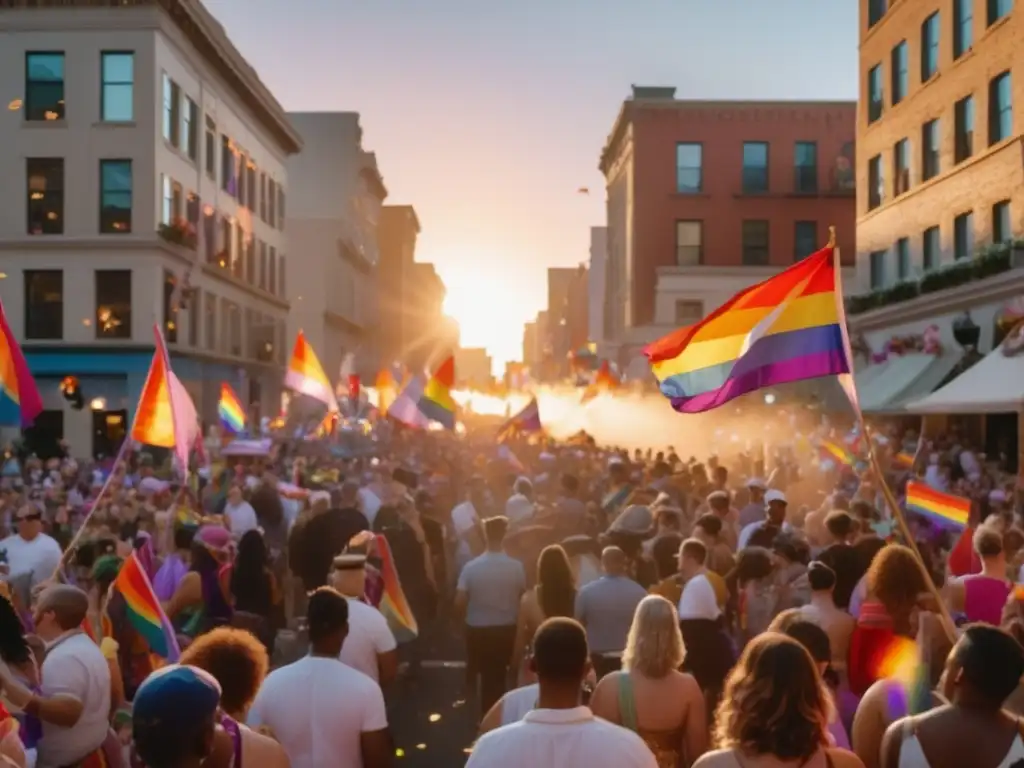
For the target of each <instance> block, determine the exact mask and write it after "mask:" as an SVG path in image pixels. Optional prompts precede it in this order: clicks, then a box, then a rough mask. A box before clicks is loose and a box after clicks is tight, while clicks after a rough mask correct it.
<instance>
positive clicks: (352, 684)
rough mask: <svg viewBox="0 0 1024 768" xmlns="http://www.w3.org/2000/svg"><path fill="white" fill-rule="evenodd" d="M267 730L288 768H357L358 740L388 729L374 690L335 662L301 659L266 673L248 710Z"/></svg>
mask: <svg viewBox="0 0 1024 768" xmlns="http://www.w3.org/2000/svg"><path fill="white" fill-rule="evenodd" d="M261 725H266V726H268V727H269V728H270V729H271V730H272V731H273V732H274V738H276V739H277V741H278V742H279V743H280V744H281V746H282V747H284V751H285V752H286V753H287V754H288V759H289V761H290V762H291V768H323V766H326V765H337V766H345V768H362V765H363V754H362V749H361V747H360V743H359V736H360V734H363V733H371V732H373V731H381V730H384V729H385V728H387V727H388V718H387V713H386V712H385V710H384V694H383V693H381V690H380V686H379V685H377V683H375V682H374V681H373V680H371V679H370V678H369V677H367V676H366V675H364V674H363V673H362V672H359V671H358V670H355V669H352V667H349V666H347V665H345V664H342V663H341V662H340V661H338V660H337V659H327V658H324V657H322V656H306V657H305V658H302V659H300V660H299V661H296V662H294V663H292V664H289V665H288V666H285V667H281V668H280V669H276V670H274V671H273V672H271V673H270V674H269V675H268V676H267V679H266V680H264V681H263V685H262V686H260V690H259V693H258V694H256V701H254V702H253V705H252V708H251V709H250V710H249V727H250V728H253V729H256V728H259V727H260V726H261Z"/></svg>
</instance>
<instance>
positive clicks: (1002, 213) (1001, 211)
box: [992, 200, 1013, 243]
mask: <svg viewBox="0 0 1024 768" xmlns="http://www.w3.org/2000/svg"><path fill="white" fill-rule="evenodd" d="M1012 239H1013V225H1012V224H1011V223H1010V201H1009V200H1002V201H1000V202H998V203H996V204H995V205H993V206H992V242H993V243H1005V242H1007V241H1008V240H1012Z"/></svg>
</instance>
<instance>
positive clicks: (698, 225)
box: [599, 87, 856, 369]
mask: <svg viewBox="0 0 1024 768" xmlns="http://www.w3.org/2000/svg"><path fill="white" fill-rule="evenodd" d="M855 131H856V105H855V104H854V103H853V102H708V101H683V100H679V99H676V98H675V89H674V88H641V87H634V89H633V95H632V97H631V98H630V99H628V100H627V101H626V102H625V103H624V104H623V105H622V108H621V110H620V111H619V115H618V117H617V118H616V120H615V124H614V126H613V128H612V132H611V135H610V136H609V138H608V141H607V143H606V145H605V147H604V149H603V151H602V153H601V160H600V164H599V167H600V169H601V172H602V173H603V174H604V176H605V180H606V187H607V222H606V224H607V228H608V235H607V248H608V253H607V259H608V262H607V272H606V273H607V279H606V311H605V320H604V326H605V328H604V330H605V333H604V336H605V342H606V348H607V349H608V352H609V356H610V357H612V359H614V360H616V361H617V362H618V364H619V365H620V367H622V368H623V369H626V368H627V366H629V363H630V362H631V361H632V360H633V359H634V358H637V357H639V355H640V353H641V350H642V348H643V346H644V344H646V343H649V342H650V341H652V340H654V339H656V338H658V337H659V336H660V335H662V334H664V333H666V332H668V331H669V330H671V329H672V328H675V327H678V326H679V325H685V324H690V323H693V322H696V321H697V320H700V319H701V318H702V317H704V316H705V315H706V314H707V313H708V312H709V311H711V310H713V309H714V308H715V307H717V306H718V305H719V304H721V303H722V302H724V301H725V300H727V299H728V298H730V297H731V296H732V295H734V294H735V293H737V292H739V291H740V290H742V289H743V288H745V287H747V286H749V285H751V284H753V283H756V282H758V281H760V280H763V279H765V278H767V277H769V276H771V275H773V274H775V273H777V272H779V271H780V270H782V269H784V268H785V267H786V266H788V265H790V264H793V263H794V262H795V261H797V260H799V259H801V258H803V257H804V256H807V255H808V254H810V253H812V252H814V251H815V250H817V249H818V248H820V247H821V246H823V245H824V244H825V243H826V241H827V239H828V227H829V226H835V227H836V228H837V232H838V243H839V245H840V247H841V250H840V252H841V255H842V257H843V260H844V263H849V264H852V263H853V261H854V221H855V198H854V139H855Z"/></svg>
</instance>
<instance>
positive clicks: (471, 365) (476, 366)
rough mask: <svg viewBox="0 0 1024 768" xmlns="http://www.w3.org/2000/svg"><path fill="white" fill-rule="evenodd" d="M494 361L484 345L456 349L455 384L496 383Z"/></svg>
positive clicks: (484, 384)
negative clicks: (493, 369)
mask: <svg viewBox="0 0 1024 768" xmlns="http://www.w3.org/2000/svg"><path fill="white" fill-rule="evenodd" d="M492 365H493V362H492V360H491V356H490V355H489V354H487V350H486V349H484V348H483V347H459V348H458V349H456V350H455V386H456V387H487V386H490V385H491V384H492V383H494V372H493V371H492V369H491V368H492Z"/></svg>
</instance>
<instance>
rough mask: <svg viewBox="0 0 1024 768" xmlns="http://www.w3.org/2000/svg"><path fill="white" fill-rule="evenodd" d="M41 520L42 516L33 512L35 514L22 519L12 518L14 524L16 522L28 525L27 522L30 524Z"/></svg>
mask: <svg viewBox="0 0 1024 768" xmlns="http://www.w3.org/2000/svg"><path fill="white" fill-rule="evenodd" d="M42 519H43V516H42V515H41V514H40V513H38V512H35V513H33V514H31V515H24V516H22V517H16V518H14V522H16V523H28V522H32V521H33V520H42Z"/></svg>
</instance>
